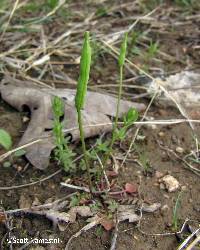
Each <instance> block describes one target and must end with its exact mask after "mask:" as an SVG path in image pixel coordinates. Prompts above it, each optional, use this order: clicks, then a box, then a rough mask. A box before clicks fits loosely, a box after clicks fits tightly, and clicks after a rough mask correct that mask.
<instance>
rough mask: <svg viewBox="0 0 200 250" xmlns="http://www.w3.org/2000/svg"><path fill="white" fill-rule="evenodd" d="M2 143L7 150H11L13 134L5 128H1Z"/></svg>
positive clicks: (0, 141)
mask: <svg viewBox="0 0 200 250" xmlns="http://www.w3.org/2000/svg"><path fill="white" fill-rule="evenodd" d="M0 145H1V146H2V147H3V148H5V149H6V150H9V149H10V148H11V146H12V139H11V136H10V135H9V133H8V132H6V131H5V130H4V129H0Z"/></svg>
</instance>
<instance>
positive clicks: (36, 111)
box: [0, 76, 145, 169]
mask: <svg viewBox="0 0 200 250" xmlns="http://www.w3.org/2000/svg"><path fill="white" fill-rule="evenodd" d="M0 93H1V97H2V99H3V100H4V101H6V102H7V103H9V104H10V105H11V106H13V107H14V108H16V109H17V110H19V111H22V110H23V109H24V108H28V109H30V111H31V120H30V122H29V125H28V127H27V129H26V131H25V132H24V134H23V137H22V138H21V141H20V143H19V146H20V145H24V144H27V143H29V142H32V141H35V140H37V139H39V138H42V141H40V142H39V143H35V144H33V145H31V146H29V147H27V148H26V157H27V159H28V160H29V161H30V162H31V163H32V165H34V166H35V167H36V168H39V169H45V168H46V167H47V166H48V165H49V157H50V154H51V151H52V150H53V149H54V148H55V144H54V139H53V137H52V136H51V135H52V128H53V113H52V99H53V97H54V96H55V95H56V96H59V97H60V98H62V99H63V101H64V102H65V114H64V123H63V127H64V130H65V131H66V132H65V133H66V134H70V135H71V138H72V140H73V141H76V140H79V139H80V134H79V130H78V124H77V112H76V109H75V106H74V98H75V93H76V91H75V90H72V89H50V88H49V89H48V88H46V89H40V88H34V87H33V83H31V82H25V81H20V80H17V79H13V78H11V77H10V76H6V77H5V78H4V79H3V80H2V82H1V85H0ZM116 104H117V99H116V98H114V97H112V96H108V95H104V94H100V93H96V92H90V91H88V93H87V98H86V104H85V109H84V110H83V112H82V116H83V124H84V126H85V127H84V134H85V137H92V136H95V135H98V134H102V132H109V131H111V130H112V124H111V119H110V118H109V117H113V116H115V112H116ZM131 107H135V108H136V109H137V110H138V111H141V110H144V109H145V105H144V104H140V103H134V102H130V101H123V100H121V102H120V110H119V111H120V112H119V117H122V116H123V114H124V113H126V112H127V111H128V110H129V108H131Z"/></svg>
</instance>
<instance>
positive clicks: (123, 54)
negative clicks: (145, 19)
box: [118, 32, 128, 68]
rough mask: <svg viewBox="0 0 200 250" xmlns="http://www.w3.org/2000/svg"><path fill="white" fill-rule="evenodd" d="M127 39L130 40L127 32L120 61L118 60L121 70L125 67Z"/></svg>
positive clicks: (121, 49)
mask: <svg viewBox="0 0 200 250" xmlns="http://www.w3.org/2000/svg"><path fill="white" fill-rule="evenodd" d="M127 38H128V33H127V32H126V33H125V35H124V38H123V41H122V44H121V48H120V54H119V59H118V64H119V67H120V68H121V67H123V66H124V62H125V59H126V50H127Z"/></svg>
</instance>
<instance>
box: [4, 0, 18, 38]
mask: <svg viewBox="0 0 200 250" xmlns="http://www.w3.org/2000/svg"><path fill="white" fill-rule="evenodd" d="M18 4H19V0H16V1H15V3H14V6H13V9H12V11H11V13H10V16H9V19H8V21H7V23H6V24H5V26H4V29H3V32H2V34H1V37H0V42H1V41H2V39H3V37H4V34H5V32H6V30H7V28H8V26H9V24H10V21H11V19H12V17H13V15H14V13H15V11H16V9H17V6H18Z"/></svg>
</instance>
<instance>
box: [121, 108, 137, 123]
mask: <svg viewBox="0 0 200 250" xmlns="http://www.w3.org/2000/svg"><path fill="white" fill-rule="evenodd" d="M138 116H139V115H138V111H137V110H136V109H134V108H130V109H129V110H128V112H127V113H126V115H125V116H124V117H123V120H124V126H130V125H132V124H133V123H134V122H136V121H137V119H138Z"/></svg>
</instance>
